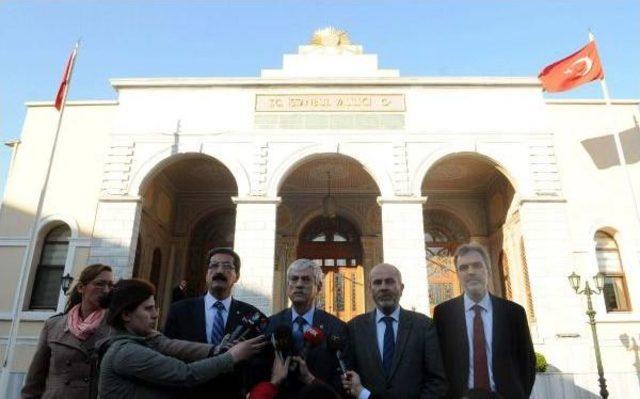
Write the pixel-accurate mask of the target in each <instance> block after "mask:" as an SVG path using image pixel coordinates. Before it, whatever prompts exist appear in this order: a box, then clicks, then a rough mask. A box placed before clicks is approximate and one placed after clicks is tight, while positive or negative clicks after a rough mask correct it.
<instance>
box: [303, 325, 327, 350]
mask: <svg viewBox="0 0 640 399" xmlns="http://www.w3.org/2000/svg"><path fill="white" fill-rule="evenodd" d="M322 341H324V333H323V332H322V330H321V329H319V328H316V327H312V328H310V329H308V330H307V331H306V332H305V333H304V342H305V343H306V344H308V345H311V347H315V346H318V345H320V344H321V343H322Z"/></svg>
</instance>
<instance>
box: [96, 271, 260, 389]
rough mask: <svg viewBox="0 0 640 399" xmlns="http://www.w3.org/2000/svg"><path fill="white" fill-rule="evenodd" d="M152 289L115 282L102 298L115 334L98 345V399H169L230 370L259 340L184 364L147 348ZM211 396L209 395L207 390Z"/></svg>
mask: <svg viewBox="0 0 640 399" xmlns="http://www.w3.org/2000/svg"><path fill="white" fill-rule="evenodd" d="M154 294H155V287H154V286H153V284H151V283H149V282H148V281H145V280H140V279H130V280H120V281H118V283H117V284H116V285H115V286H114V287H113V290H112V291H111V293H110V294H109V295H108V296H107V297H105V302H107V303H108V304H109V312H108V313H107V323H108V324H109V325H111V326H113V327H114V328H115V329H116V330H117V334H116V335H115V336H113V337H111V338H109V339H107V340H105V341H104V342H103V343H101V344H99V349H98V350H99V352H100V353H104V357H103V358H102V362H101V363H100V380H99V385H98V396H99V397H100V399H144V398H170V397H172V396H173V394H174V393H176V392H177V390H178V389H180V388H190V387H194V386H196V385H199V384H203V383H205V382H207V381H209V380H211V379H213V378H214V377H216V376H217V375H219V374H221V373H225V372H230V371H232V370H233V365H234V364H235V363H237V362H240V361H242V360H245V359H248V358H249V357H251V356H252V355H254V354H257V353H258V352H259V351H260V350H261V349H262V348H263V347H264V345H265V342H264V338H263V337H262V336H259V337H256V338H253V339H250V340H247V341H243V342H240V343H238V344H236V345H234V346H232V347H231V348H230V349H229V350H228V351H227V352H226V353H223V354H221V355H218V356H215V357H211V358H207V359H203V360H198V361H195V362H193V363H184V362H182V361H181V360H178V359H175V358H172V357H168V356H165V355H163V354H161V353H159V352H157V351H156V350H154V349H153V348H151V347H149V345H148V344H147V342H146V341H145V339H144V338H143V337H145V336H147V335H148V334H149V333H150V332H151V331H153V327H154V326H155V323H156V320H157V318H158V310H157V308H156V303H155V299H154ZM212 395H215V392H212Z"/></svg>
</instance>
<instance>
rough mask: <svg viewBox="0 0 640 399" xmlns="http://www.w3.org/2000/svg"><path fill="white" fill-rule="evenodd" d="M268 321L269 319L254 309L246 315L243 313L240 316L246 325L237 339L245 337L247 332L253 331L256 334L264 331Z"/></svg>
mask: <svg viewBox="0 0 640 399" xmlns="http://www.w3.org/2000/svg"><path fill="white" fill-rule="evenodd" d="M268 323H269V319H267V318H266V317H265V316H264V315H263V314H262V313H260V312H257V311H256V312H253V313H251V314H249V315H248V316H247V315H245V316H244V317H243V318H242V324H243V325H244V326H245V327H246V330H245V331H244V332H243V333H242V334H240V336H239V337H238V339H244V338H246V336H247V334H249V333H250V332H255V333H256V334H262V333H263V332H264V329H265V328H266V327H267V324H268Z"/></svg>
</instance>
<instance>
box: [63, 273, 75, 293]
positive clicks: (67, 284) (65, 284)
mask: <svg viewBox="0 0 640 399" xmlns="http://www.w3.org/2000/svg"><path fill="white" fill-rule="evenodd" d="M60 281H61V283H62V292H64V294H65V295H66V294H67V291H69V287H71V283H73V277H71V275H70V274H69V273H67V274H65V275H64V276H62V277H61V278H60Z"/></svg>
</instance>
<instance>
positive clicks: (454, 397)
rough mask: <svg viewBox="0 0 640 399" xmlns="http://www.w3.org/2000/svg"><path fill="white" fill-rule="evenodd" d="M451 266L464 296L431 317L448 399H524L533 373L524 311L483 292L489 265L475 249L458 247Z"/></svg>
mask: <svg viewBox="0 0 640 399" xmlns="http://www.w3.org/2000/svg"><path fill="white" fill-rule="evenodd" d="M454 262H455V264H456V270H457V273H458V279H459V281H460V285H462V287H463V288H464V293H463V294H462V295H460V296H458V297H456V298H453V299H450V300H448V301H446V302H443V303H441V304H439V305H438V306H436V307H435V309H434V312H433V317H434V320H435V323H436V328H437V330H438V336H439V337H440V346H441V349H442V358H443V361H444V366H445V370H446V372H447V377H448V379H449V386H450V390H449V394H448V398H451V399H459V398H462V397H464V396H465V395H466V394H467V392H468V391H470V390H474V391H478V390H483V391H486V392H493V393H497V394H499V395H501V396H503V397H505V398H509V399H525V398H528V397H529V395H530V394H531V390H532V388H533V383H534V381H535V376H536V373H535V355H534V351H533V344H532V342H531V335H530V333H529V326H528V324H527V316H526V313H525V311H524V308H522V306H520V305H518V304H516V303H514V302H511V301H508V300H506V299H502V298H498V297H496V296H494V295H491V294H490V293H489V292H488V289H487V287H488V280H489V265H490V263H489V257H488V256H487V254H486V252H485V251H484V249H483V248H482V247H481V246H479V245H476V244H465V245H462V246H460V247H459V248H458V249H457V250H456V252H455V255H454Z"/></svg>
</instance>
